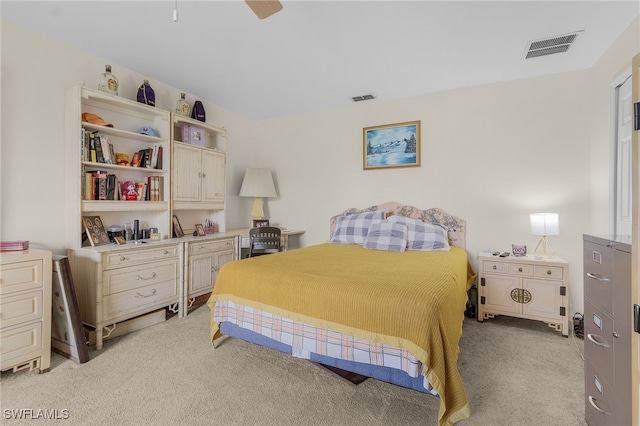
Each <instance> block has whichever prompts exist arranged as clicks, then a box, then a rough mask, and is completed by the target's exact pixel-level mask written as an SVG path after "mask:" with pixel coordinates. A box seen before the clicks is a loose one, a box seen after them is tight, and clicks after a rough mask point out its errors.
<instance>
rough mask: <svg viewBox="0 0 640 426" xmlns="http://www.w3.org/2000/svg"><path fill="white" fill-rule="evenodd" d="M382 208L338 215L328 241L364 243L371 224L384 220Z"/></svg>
mask: <svg viewBox="0 0 640 426" xmlns="http://www.w3.org/2000/svg"><path fill="white" fill-rule="evenodd" d="M384 215H385V211H384V210H378V211H373V212H364V213H356V214H350V215H347V216H340V217H339V218H338V219H337V220H336V229H335V231H333V236H332V237H331V240H330V242H332V243H340V244H360V245H362V244H364V241H365V240H366V239H367V235H368V234H369V228H370V227H371V225H375V224H377V223H382V222H383V221H384Z"/></svg>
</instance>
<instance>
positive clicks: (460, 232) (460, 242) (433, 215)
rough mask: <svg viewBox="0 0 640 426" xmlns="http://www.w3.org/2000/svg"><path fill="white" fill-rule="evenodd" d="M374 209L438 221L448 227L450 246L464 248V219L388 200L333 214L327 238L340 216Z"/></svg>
mask: <svg viewBox="0 0 640 426" xmlns="http://www.w3.org/2000/svg"><path fill="white" fill-rule="evenodd" d="M376 210H384V211H386V212H388V214H395V215H400V216H406V217H410V218H412V219H416V220H420V221H422V222H426V223H439V224H441V225H444V226H446V227H447V229H448V235H449V242H450V244H451V245H452V246H455V247H460V248H466V232H467V222H466V221H465V220H464V219H461V218H459V217H456V216H453V215H450V214H449V213H447V212H446V211H444V210H442V209H439V208H432V209H427V210H422V209H419V208H417V207H413V206H407V205H404V204H400V203H395V202H390V203H384V204H380V205H378V206H371V207H368V208H366V209H361V210H360V209H356V208H351V209H348V210H345V211H344V212H342V213H340V214H338V215H335V216H333V217H332V218H331V219H330V220H329V238H331V236H332V235H333V232H334V230H335V227H336V220H337V219H338V217H340V216H346V215H350V214H355V213H362V212H370V211H376Z"/></svg>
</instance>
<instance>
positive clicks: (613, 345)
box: [583, 235, 633, 426]
mask: <svg viewBox="0 0 640 426" xmlns="http://www.w3.org/2000/svg"><path fill="white" fill-rule="evenodd" d="M583 247H584V262H583V265H584V336H585V339H584V358H585V363H584V380H585V419H586V421H587V423H588V424H589V425H590V426H596V425H631V412H632V409H631V364H632V360H631V333H632V318H631V317H632V311H633V309H632V306H633V304H632V302H631V283H632V281H631V238H630V237H624V236H622V237H620V236H617V237H609V238H608V237H600V236H593V235H584V236H583Z"/></svg>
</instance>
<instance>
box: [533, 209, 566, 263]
mask: <svg viewBox="0 0 640 426" xmlns="http://www.w3.org/2000/svg"><path fill="white" fill-rule="evenodd" d="M531 233H532V234H533V235H540V236H542V238H540V241H539V242H538V245H537V246H536V249H535V254H536V256H540V257H546V258H548V259H550V258H553V257H555V255H556V254H555V252H554V251H553V247H551V243H550V242H549V241H548V240H547V236H549V235H559V234H560V219H559V217H558V213H534V214H532V215H531Z"/></svg>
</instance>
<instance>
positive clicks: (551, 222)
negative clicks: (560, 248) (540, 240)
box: [531, 213, 560, 235]
mask: <svg viewBox="0 0 640 426" xmlns="http://www.w3.org/2000/svg"><path fill="white" fill-rule="evenodd" d="M531 233H532V234H533V235H559V234H560V219H559V217H558V213H534V214H532V215H531Z"/></svg>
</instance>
